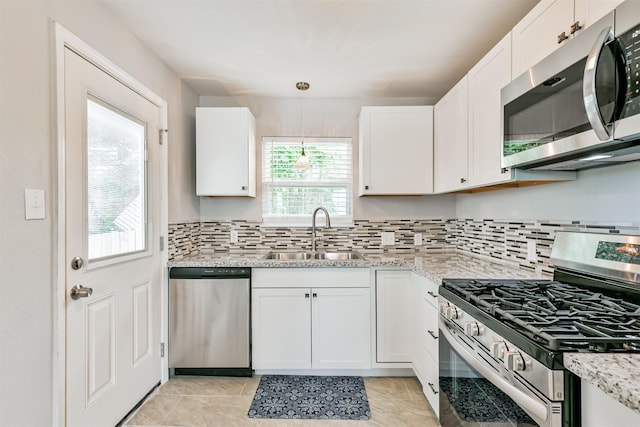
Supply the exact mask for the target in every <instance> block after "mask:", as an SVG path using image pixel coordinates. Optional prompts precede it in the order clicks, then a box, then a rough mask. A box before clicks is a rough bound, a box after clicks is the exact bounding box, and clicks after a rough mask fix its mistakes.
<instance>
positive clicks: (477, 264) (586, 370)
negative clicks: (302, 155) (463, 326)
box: [168, 251, 640, 412]
mask: <svg viewBox="0 0 640 427" xmlns="http://www.w3.org/2000/svg"><path fill="white" fill-rule="evenodd" d="M265 255H266V252H258V251H253V252H239V253H230V252H210V253H207V252H202V253H200V254H198V255H194V256H191V257H187V258H183V259H180V260H174V261H170V262H169V263H168V266H169V267H255V268H282V267H287V268H300V267H302V268H304V267H351V268H369V267H380V268H385V267H388V268H406V269H410V270H412V271H414V272H415V273H417V274H419V275H421V276H424V277H426V278H428V279H430V280H432V281H434V282H436V283H438V284H439V283H441V282H442V279H444V278H452V279H456V278H460V279H463V278H473V279H540V278H545V279H548V278H549V277H541V275H540V274H539V273H535V272H529V271H526V270H522V269H519V268H517V267H515V266H511V265H507V264H504V263H499V262H493V261H490V260H487V259H486V258H478V257H475V256H470V255H464V254H461V253H458V252H442V253H433V254H363V255H364V259H358V260H348V261H333V260H314V259H312V260H289V261H281V260H269V259H264V256H265ZM564 365H565V367H566V368H567V369H569V370H570V371H571V372H573V373H575V374H576V375H578V376H579V377H581V378H583V379H584V380H586V381H588V382H590V383H592V384H594V385H596V386H598V387H599V388H600V389H602V390H603V391H605V392H606V393H609V394H610V395H611V396H612V397H614V398H615V399H617V400H618V401H620V402H621V403H622V404H624V405H626V406H628V407H629V408H631V409H633V410H634V411H637V412H640V355H629V354H626V355H625V354H602V353H565V354H564Z"/></svg>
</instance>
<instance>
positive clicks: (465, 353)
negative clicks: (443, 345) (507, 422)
mask: <svg viewBox="0 0 640 427" xmlns="http://www.w3.org/2000/svg"><path fill="white" fill-rule="evenodd" d="M443 322H444V321H443V320H442V319H440V323H441V327H440V333H441V334H444V336H445V338H446V339H447V341H448V342H449V344H450V345H451V347H453V349H454V350H455V351H456V352H457V353H458V354H459V355H460V356H462V358H463V359H464V360H465V361H466V362H467V363H469V365H471V367H473V368H474V369H475V370H476V371H478V372H479V373H480V374H482V376H484V377H485V378H486V379H487V380H489V381H491V383H493V385H495V386H496V387H498V388H499V389H500V390H502V391H503V392H504V393H505V394H506V395H507V396H509V397H510V398H511V399H513V401H514V402H516V403H517V404H518V405H520V406H521V407H522V408H523V409H525V410H526V411H527V412H528V413H529V415H531V416H532V417H533V418H537V420H536V421H537V422H538V423H539V424H546V421H547V418H548V410H547V406H546V405H544V404H542V403H540V401H539V400H537V399H535V398H532V397H531V396H528V395H526V394H525V393H523V392H522V391H520V390H519V389H517V388H516V387H514V386H513V385H511V384H509V383H508V382H506V381H505V380H504V379H503V378H502V377H501V376H500V375H498V374H496V373H495V372H494V371H493V370H492V369H491V368H489V367H487V366H486V365H484V364H483V363H482V362H480V361H479V360H478V359H476V357H475V355H473V354H472V353H471V352H470V351H469V350H467V349H466V348H464V347H463V346H462V345H460V343H459V342H458V340H457V339H456V337H455V336H454V335H453V334H452V333H451V332H449V329H448V328H447V327H446V325H443V324H442V323H443Z"/></svg>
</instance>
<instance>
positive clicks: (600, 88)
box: [582, 27, 616, 141]
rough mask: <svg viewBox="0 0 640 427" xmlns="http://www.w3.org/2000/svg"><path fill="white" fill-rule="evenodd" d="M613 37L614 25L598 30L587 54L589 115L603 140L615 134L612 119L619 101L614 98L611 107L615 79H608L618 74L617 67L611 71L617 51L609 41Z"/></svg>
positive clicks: (585, 91) (585, 92) (586, 104)
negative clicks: (598, 32) (613, 51)
mask: <svg viewBox="0 0 640 427" xmlns="http://www.w3.org/2000/svg"><path fill="white" fill-rule="evenodd" d="M613 39H614V34H613V28H611V27H607V28H605V29H604V30H602V31H601V32H600V34H598V37H597V38H596V42H595V43H594V47H593V49H592V50H591V52H590V53H589V56H588V57H587V61H586V64H585V68H584V79H583V81H582V83H583V84H582V92H583V96H584V108H585V111H586V113H587V118H588V119H589V123H590V124H591V127H592V128H593V130H594V132H595V133H596V135H597V136H598V138H599V139H600V140H601V141H607V140H609V139H610V138H611V137H612V135H613V129H612V123H613V118H614V117H613V114H614V112H615V104H616V102H615V98H614V100H613V105H614V108H613V109H612V108H611V107H610V105H611V104H612V103H611V99H610V97H611V96H615V81H612V82H610V81H609V80H610V79H612V78H613V77H614V76H615V71H611V69H613V70H615V67H616V64H615V61H614V62H613V63H610V62H611V58H613V57H614V56H615V53H613V54H612V53H611V49H610V48H609V47H608V45H607V43H610V42H611V41H613ZM603 75H604V76H603ZM609 110H611V111H609ZM607 115H608V116H609V117H607Z"/></svg>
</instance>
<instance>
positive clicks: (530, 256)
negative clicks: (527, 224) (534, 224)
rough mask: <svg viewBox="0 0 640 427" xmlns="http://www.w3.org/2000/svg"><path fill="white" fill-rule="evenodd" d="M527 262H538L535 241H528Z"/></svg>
mask: <svg viewBox="0 0 640 427" xmlns="http://www.w3.org/2000/svg"><path fill="white" fill-rule="evenodd" d="M527 260H528V261H531V262H538V253H537V248H536V241H535V240H527Z"/></svg>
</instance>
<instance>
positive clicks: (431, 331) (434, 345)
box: [422, 300, 439, 360]
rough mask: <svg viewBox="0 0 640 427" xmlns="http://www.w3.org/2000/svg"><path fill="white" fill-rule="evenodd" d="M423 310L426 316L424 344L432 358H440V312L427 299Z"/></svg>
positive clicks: (423, 304)
mask: <svg viewBox="0 0 640 427" xmlns="http://www.w3.org/2000/svg"><path fill="white" fill-rule="evenodd" d="M422 310H423V311H424V314H423V315H424V316H425V323H424V325H425V331H424V335H423V337H424V338H423V345H424V348H425V349H426V351H427V352H428V353H429V355H430V356H431V358H433V359H434V360H438V334H439V332H438V312H437V310H436V308H435V307H433V306H432V305H431V304H430V303H429V302H428V301H425V300H423V303H422Z"/></svg>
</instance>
